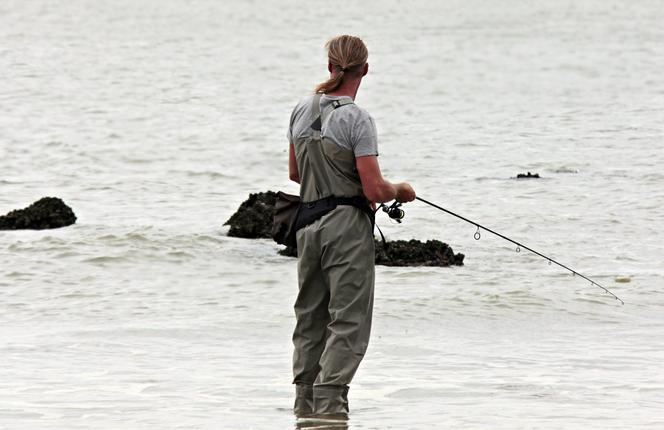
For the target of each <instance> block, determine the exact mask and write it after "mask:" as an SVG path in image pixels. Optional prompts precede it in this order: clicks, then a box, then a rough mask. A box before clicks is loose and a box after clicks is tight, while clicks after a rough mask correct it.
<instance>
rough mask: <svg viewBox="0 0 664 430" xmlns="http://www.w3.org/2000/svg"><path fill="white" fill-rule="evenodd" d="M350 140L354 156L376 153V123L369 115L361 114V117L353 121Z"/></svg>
mask: <svg viewBox="0 0 664 430" xmlns="http://www.w3.org/2000/svg"><path fill="white" fill-rule="evenodd" d="M351 142H353V152H354V153H355V156H356V157H364V156H366V155H378V137H377V133H376V124H375V123H374V120H373V118H372V117H371V116H370V115H368V114H367V115H362V117H361V119H360V120H359V121H357V122H356V123H355V127H353V130H352V133H351Z"/></svg>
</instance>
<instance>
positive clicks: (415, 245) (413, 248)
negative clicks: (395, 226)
mask: <svg viewBox="0 0 664 430" xmlns="http://www.w3.org/2000/svg"><path fill="white" fill-rule="evenodd" d="M464 257H465V255H463V254H461V253H459V254H455V253H454V251H453V250H452V248H451V247H450V246H449V245H448V244H446V243H443V242H441V241H439V240H427V241H426V242H421V241H419V240H415V239H411V240H408V241H406V240H395V241H388V242H387V246H385V247H383V245H382V243H380V242H378V241H377V242H376V264H381V265H383V266H439V267H447V266H463V259H464Z"/></svg>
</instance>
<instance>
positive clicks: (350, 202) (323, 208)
mask: <svg viewBox="0 0 664 430" xmlns="http://www.w3.org/2000/svg"><path fill="white" fill-rule="evenodd" d="M339 205H341V206H355V207H356V208H358V209H360V210H361V211H362V212H364V213H365V214H367V216H368V217H369V221H371V229H372V231H373V227H374V223H375V213H374V211H373V209H371V206H370V205H369V201H368V200H367V199H366V198H364V197H360V196H355V197H334V196H330V197H325V198H323V199H320V200H315V201H313V202H306V203H305V202H302V203H300V211H299V213H298V216H297V222H296V223H295V229H296V230H299V229H301V228H302V227H306V226H308V225H309V224H311V223H313V222H314V221H316V220H318V219H320V218H322V217H323V216H324V215H327V214H328V213H330V212H332V211H333V210H335V209H336V208H337V206H339Z"/></svg>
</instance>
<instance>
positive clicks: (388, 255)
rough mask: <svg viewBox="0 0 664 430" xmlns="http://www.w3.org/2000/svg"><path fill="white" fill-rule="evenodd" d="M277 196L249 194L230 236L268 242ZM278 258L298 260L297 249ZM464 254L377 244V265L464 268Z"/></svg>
mask: <svg viewBox="0 0 664 430" xmlns="http://www.w3.org/2000/svg"><path fill="white" fill-rule="evenodd" d="M276 199H277V193H275V192H272V191H267V192H264V193H254V194H249V198H248V199H247V200H245V201H244V202H242V204H241V205H240V207H239V209H238V210H237V212H235V213H234V214H233V215H232V216H231V217H230V219H229V220H228V221H226V223H225V224H224V225H229V226H230V229H229V231H228V235H229V236H234V237H242V238H247V239H269V238H270V237H271V236H270V230H271V228H272V219H273V217H274V204H275V202H276ZM279 254H281V255H285V256H289V257H297V249H295V248H290V247H287V248H284V249H282V250H281V251H279ZM463 259H464V255H463V254H455V253H454V251H453V250H452V248H450V246H449V245H447V244H446V243H443V242H441V241H439V240H427V241H426V242H421V241H419V240H409V241H405V240H396V241H387V244H386V246H383V243H382V242H380V241H376V264H381V265H384V266H439V267H446V266H461V265H463Z"/></svg>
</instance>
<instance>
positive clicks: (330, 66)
mask: <svg viewBox="0 0 664 430" xmlns="http://www.w3.org/2000/svg"><path fill="white" fill-rule="evenodd" d="M332 70H334V66H333V65H332V63H331V62H329V61H328V62H327V71H328V72H330V73H332Z"/></svg>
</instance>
